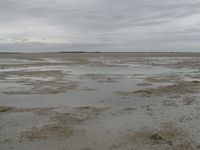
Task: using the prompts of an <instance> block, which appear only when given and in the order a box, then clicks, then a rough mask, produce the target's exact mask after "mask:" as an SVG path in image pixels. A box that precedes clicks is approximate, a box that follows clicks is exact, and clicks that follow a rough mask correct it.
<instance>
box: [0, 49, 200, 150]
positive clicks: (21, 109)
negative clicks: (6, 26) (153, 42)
mask: <svg viewBox="0 0 200 150" xmlns="http://www.w3.org/2000/svg"><path fill="white" fill-rule="evenodd" d="M199 56H200V54H199V53H43V54H9V53H4V54H3V53H1V54H0V150H9V149H14V150H27V149H28V150H36V149H37V150H198V149H200V95H199V93H200V57H199Z"/></svg>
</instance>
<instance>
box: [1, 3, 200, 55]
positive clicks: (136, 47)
mask: <svg viewBox="0 0 200 150" xmlns="http://www.w3.org/2000/svg"><path fill="white" fill-rule="evenodd" d="M199 18H200V2H199V0H190V1H188V0H168V1H162V0H85V1H82V0H57V1H54V0H32V1H29V0H0V39H3V40H0V51H5V50H12V48H13V51H14V50H15V49H16V48H15V47H16V46H15V45H17V47H20V46H19V45H22V46H24V48H19V51H20V49H23V51H26V49H27V51H28V49H29V50H30V49H31V50H32V51H42V50H46V51H48V50H50V51H54V50H58V49H59V50H64V48H65V47H66V50H69V49H72V50H73V48H74V49H78V50H79V49H81V47H82V49H83V50H88V49H89V50H92V49H100V50H104V51H115V50H117V51H120V50H121V51H122V50H124V51H163V49H164V50H167V51H171V50H172V51H182V50H184V51H188V50H190V51H192V50H194V51H197V50H198V48H199V44H198V43H199V34H200V32H199V31H200V28H199V25H200V19H199ZM44 39H45V40H44ZM6 41H9V42H8V43H6ZM27 43H28V44H27ZM38 43H40V44H39V45H40V46H41V47H40V48H39V46H35V45H38ZM44 45H47V46H44ZM76 45H77V46H76ZM80 45H81V46H80ZM6 47H7V48H6ZM34 47H36V48H34ZM16 50H18V49H16ZM199 50H200V49H199Z"/></svg>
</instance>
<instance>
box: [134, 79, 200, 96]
mask: <svg viewBox="0 0 200 150" xmlns="http://www.w3.org/2000/svg"><path fill="white" fill-rule="evenodd" d="M199 91H200V82H199V81H191V82H186V81H185V82H181V83H177V84H174V85H171V86H164V87H159V88H156V89H154V88H148V89H144V90H138V91H135V92H133V94H138V95H140V96H147V97H149V96H152V95H155V96H162V95H164V94H188V93H198V92H199Z"/></svg>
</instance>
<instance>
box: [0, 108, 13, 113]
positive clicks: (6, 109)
mask: <svg viewBox="0 0 200 150" xmlns="http://www.w3.org/2000/svg"><path fill="white" fill-rule="evenodd" d="M10 110H12V107H6V106H0V113H2V112H7V111H10Z"/></svg>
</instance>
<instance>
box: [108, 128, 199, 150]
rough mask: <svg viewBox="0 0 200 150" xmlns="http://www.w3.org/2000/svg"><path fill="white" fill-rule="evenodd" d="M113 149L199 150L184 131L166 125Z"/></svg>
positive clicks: (138, 133) (139, 133)
mask: <svg viewBox="0 0 200 150" xmlns="http://www.w3.org/2000/svg"><path fill="white" fill-rule="evenodd" d="M111 149H131V150H197V147H196V146H195V144H194V143H192V142H191V141H190V140H189V138H188V135H187V133H186V132H185V131H184V130H183V129H181V128H177V127H174V126H172V125H171V124H165V125H163V126H161V127H160V129H158V130H154V129H153V130H150V129H143V130H142V131H140V132H137V133H135V134H134V135H131V136H130V137H129V140H127V141H126V142H122V143H120V145H115V146H112V147H111Z"/></svg>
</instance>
